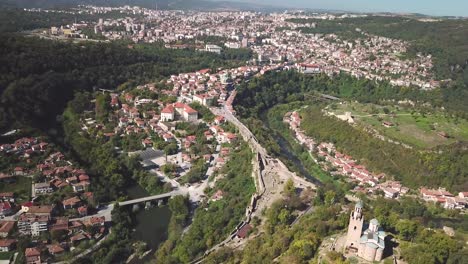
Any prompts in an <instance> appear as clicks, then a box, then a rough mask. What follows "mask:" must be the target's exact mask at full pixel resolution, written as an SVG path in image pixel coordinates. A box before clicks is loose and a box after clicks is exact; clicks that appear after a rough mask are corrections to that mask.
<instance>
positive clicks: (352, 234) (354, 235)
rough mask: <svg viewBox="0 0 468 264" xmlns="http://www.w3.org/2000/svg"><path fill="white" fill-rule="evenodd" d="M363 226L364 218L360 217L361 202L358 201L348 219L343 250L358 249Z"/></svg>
mask: <svg viewBox="0 0 468 264" xmlns="http://www.w3.org/2000/svg"><path fill="white" fill-rule="evenodd" d="M363 225H364V216H363V215H362V202H361V201H359V202H357V203H356V206H355V207H354V211H353V212H351V215H350V217H349V226H348V234H347V236H346V244H345V248H349V247H353V248H356V249H357V248H358V245H359V239H360V238H361V234H362V227H363Z"/></svg>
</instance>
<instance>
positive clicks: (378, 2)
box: [231, 0, 468, 17]
mask: <svg viewBox="0 0 468 264" xmlns="http://www.w3.org/2000/svg"><path fill="white" fill-rule="evenodd" d="M231 1H237V2H254V3H258V4H273V5H278V6H284V7H295V8H316V9H333V10H343V11H360V12H408V13H421V14H427V15H437V16H466V17H468V0H231Z"/></svg>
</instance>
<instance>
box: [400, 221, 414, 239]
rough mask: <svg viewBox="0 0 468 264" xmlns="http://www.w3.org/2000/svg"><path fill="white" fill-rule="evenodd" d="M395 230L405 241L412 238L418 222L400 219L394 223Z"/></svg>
mask: <svg viewBox="0 0 468 264" xmlns="http://www.w3.org/2000/svg"><path fill="white" fill-rule="evenodd" d="M396 230H397V231H398V232H399V234H400V238H401V239H403V240H406V241H410V240H412V239H413V238H414V237H415V236H416V233H417V231H418V224H417V223H416V222H414V221H411V220H400V221H398V222H397V224H396Z"/></svg>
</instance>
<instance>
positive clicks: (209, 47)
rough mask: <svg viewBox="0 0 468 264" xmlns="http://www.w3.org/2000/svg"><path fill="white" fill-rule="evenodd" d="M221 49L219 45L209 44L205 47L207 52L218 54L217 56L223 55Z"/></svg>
mask: <svg viewBox="0 0 468 264" xmlns="http://www.w3.org/2000/svg"><path fill="white" fill-rule="evenodd" d="M221 49H222V48H221V47H220V46H218V45H209V44H207V45H206V46H205V51H206V52H213V53H217V54H220V53H221Z"/></svg>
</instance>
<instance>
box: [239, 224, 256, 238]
mask: <svg viewBox="0 0 468 264" xmlns="http://www.w3.org/2000/svg"><path fill="white" fill-rule="evenodd" d="M250 230H252V226H251V225H249V224H246V225H244V226H243V227H241V228H240V229H239V230H238V231H237V233H236V237H237V238H239V239H244V238H246V237H247V236H248V235H249V232H250Z"/></svg>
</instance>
